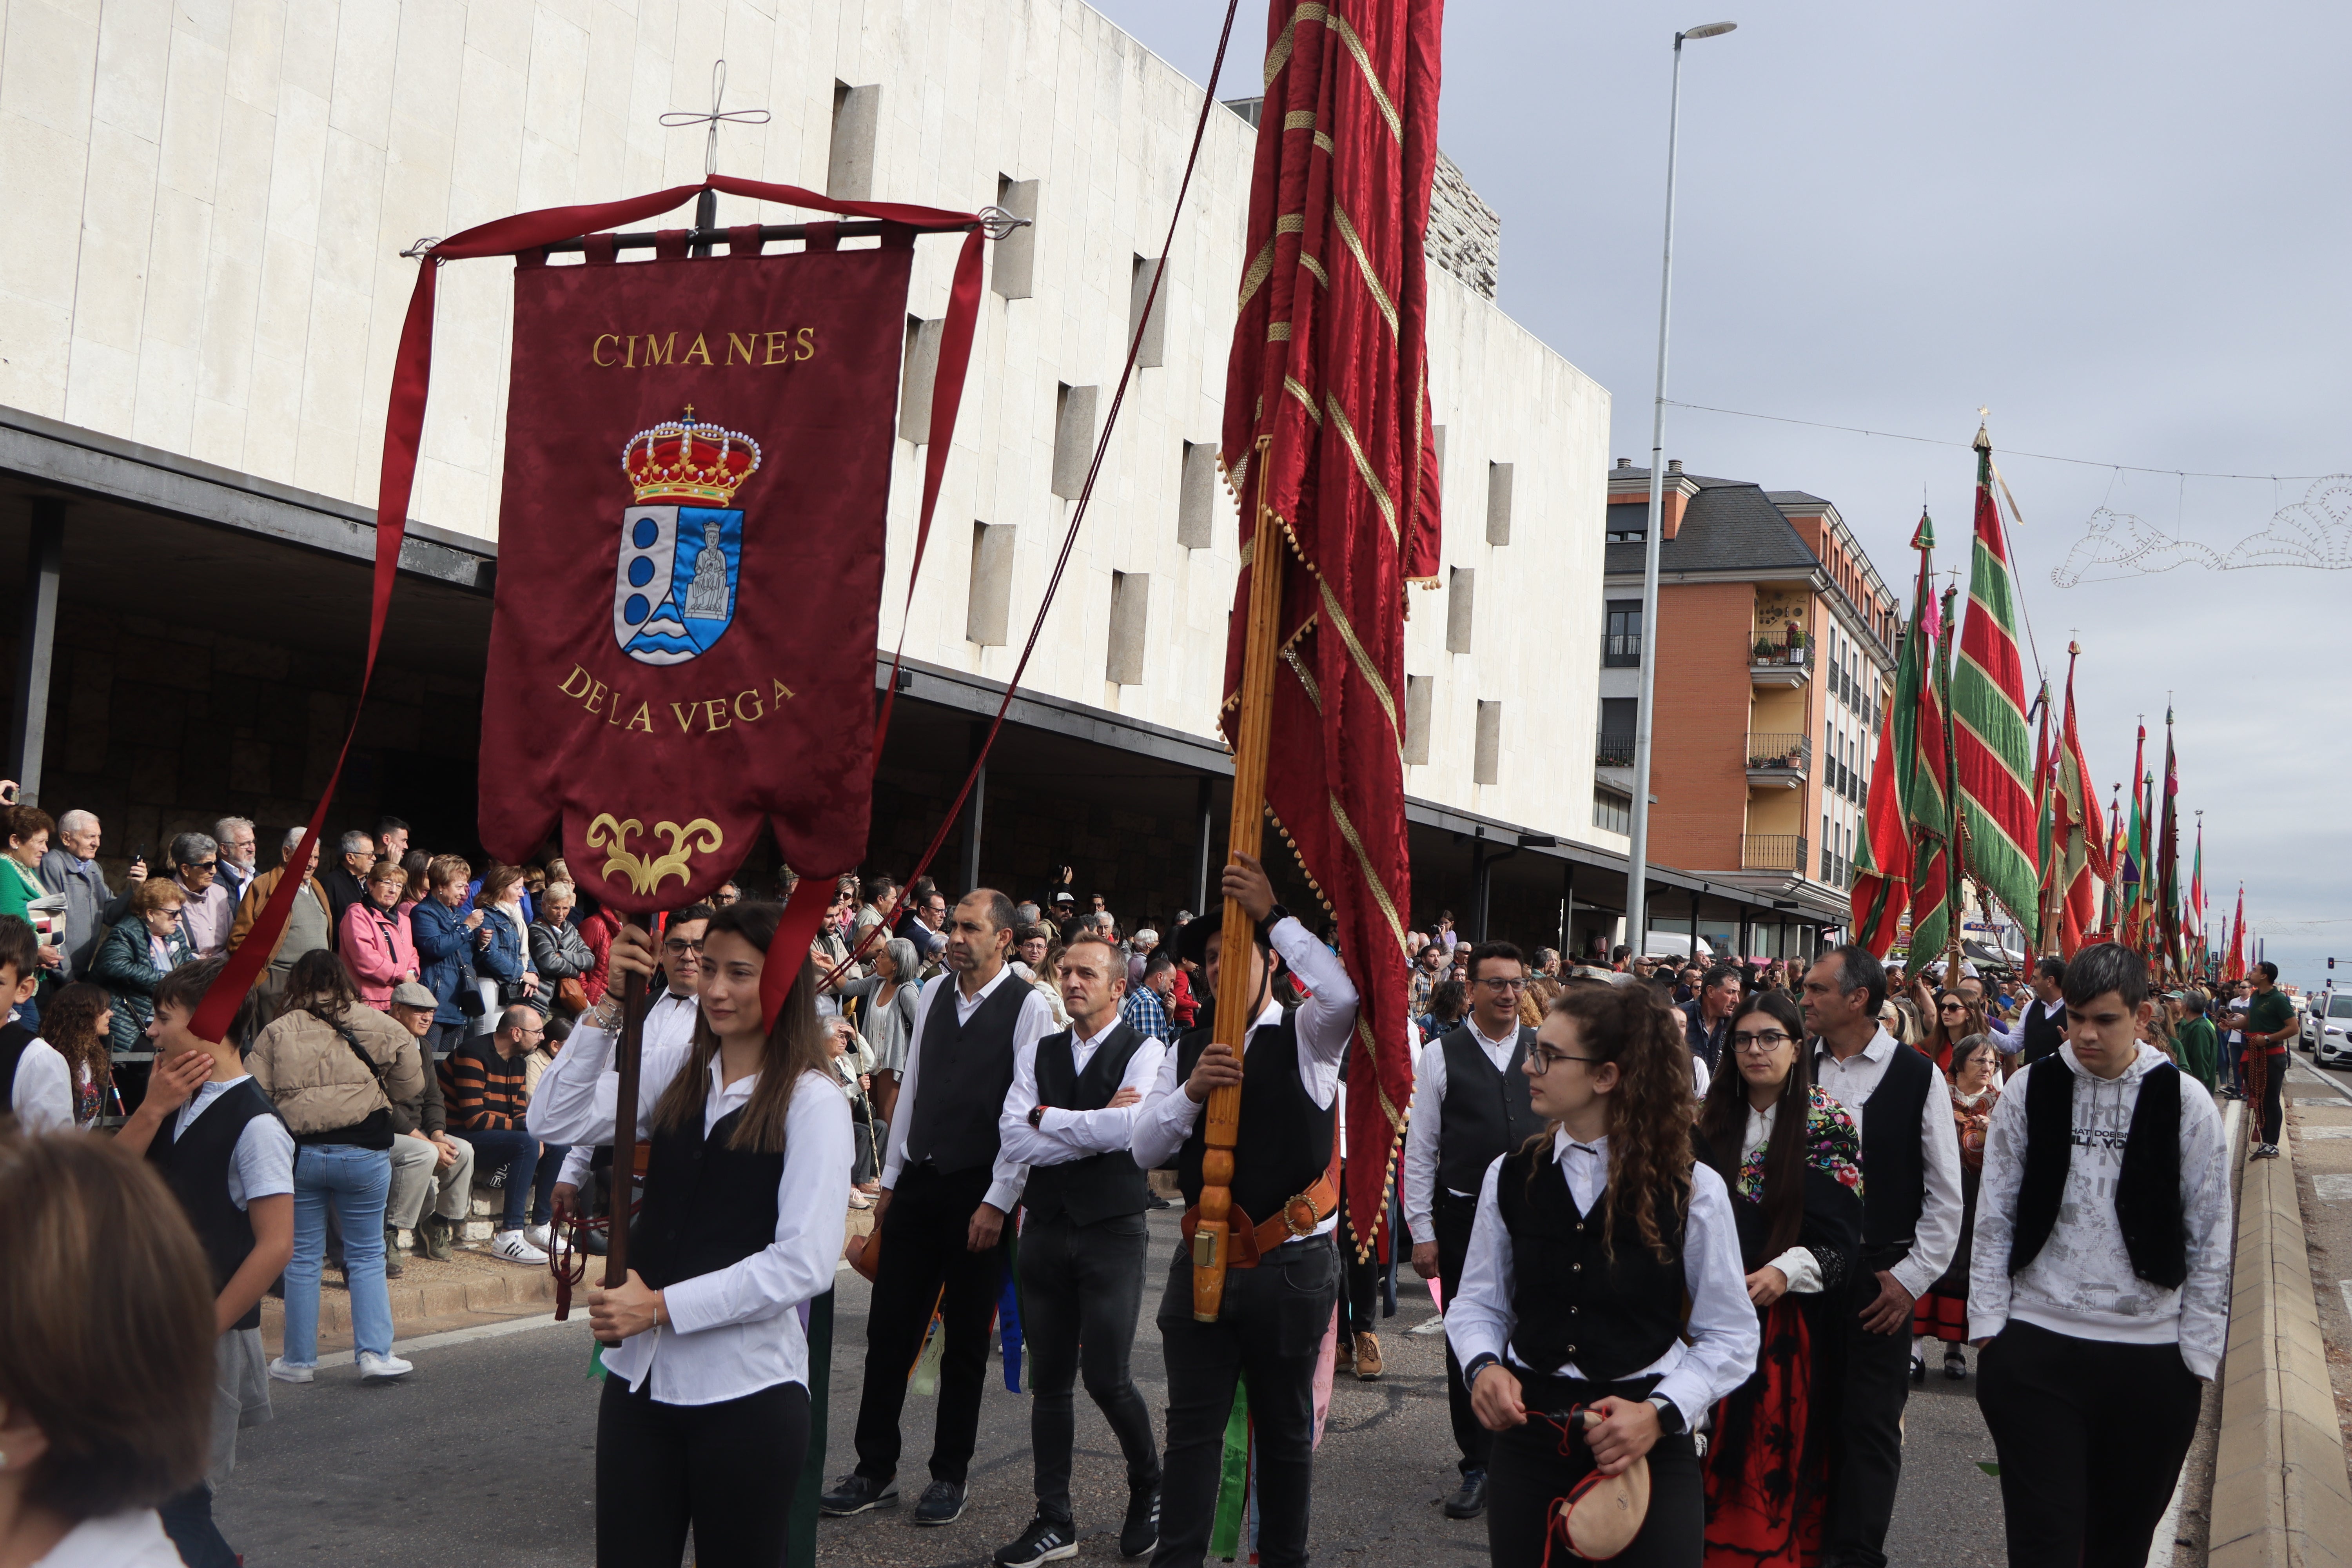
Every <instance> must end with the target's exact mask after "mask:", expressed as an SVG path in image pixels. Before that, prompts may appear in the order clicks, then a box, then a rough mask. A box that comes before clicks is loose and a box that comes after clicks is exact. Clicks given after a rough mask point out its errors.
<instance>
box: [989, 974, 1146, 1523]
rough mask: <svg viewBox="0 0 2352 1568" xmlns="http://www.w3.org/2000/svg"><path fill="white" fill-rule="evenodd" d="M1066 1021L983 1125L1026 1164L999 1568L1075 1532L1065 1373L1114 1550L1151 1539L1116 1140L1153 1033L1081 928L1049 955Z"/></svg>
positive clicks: (1122, 1141)
mask: <svg viewBox="0 0 2352 1568" xmlns="http://www.w3.org/2000/svg"><path fill="white" fill-rule="evenodd" d="M1061 989H1062V1005H1063V1006H1064V1007H1065V1008H1066V1009H1067V1010H1068V1012H1069V1015H1070V1026H1069V1027H1068V1028H1066V1029H1063V1030H1060V1031H1058V1032H1056V1033H1055V1034H1051V1035H1048V1036H1046V1037H1045V1038H1044V1039H1042V1040H1040V1041H1038V1042H1037V1044H1036V1045H1035V1046H1034V1047H1029V1048H1028V1049H1026V1050H1024V1051H1022V1052H1021V1053H1020V1055H1019V1056H1018V1057H1016V1058H1015V1059H1014V1061H1013V1087H1012V1088H1011V1089H1008V1090H1006V1091H1005V1096H1004V1108H1003V1114H1002V1115H1001V1116H1000V1117H999V1118H998V1121H997V1132H998V1135H999V1137H1000V1138H1001V1139H1002V1141H1003V1152H1004V1154H1005V1157H1006V1158H1008V1159H1013V1160H1017V1161H1019V1162H1021V1163H1023V1164H1024V1165H1026V1166H1027V1167H1028V1168H1029V1182H1028V1185H1027V1187H1026V1188H1025V1189H1024V1192H1023V1194H1022V1200H1021V1201H1022V1205H1023V1206H1024V1209H1026V1211H1027V1217H1026V1218H1025V1219H1024V1222H1023V1224H1022V1227H1021V1322H1022V1328H1023V1331H1024V1338H1025V1339H1026V1341H1027V1342H1028V1345H1029V1353H1030V1358H1031V1359H1030V1363H1029V1365H1030V1384H1031V1386H1030V1402H1031V1403H1030V1414H1029V1435H1030V1436H1029V1441H1030V1448H1031V1458H1032V1462H1033V1463H1034V1466H1035V1470H1036V1480H1037V1517H1036V1518H1035V1519H1034V1520H1033V1521H1030V1525H1029V1528H1028V1529H1027V1530H1026V1531H1023V1532H1022V1535H1021V1537H1020V1539H1018V1540H1016V1541H1014V1542H1013V1543H1012V1544H1011V1545H1008V1546H1005V1547H1003V1548H1000V1549H999V1550H998V1552H997V1553H996V1561H997V1562H998V1563H1000V1564H1002V1565H1003V1568H1034V1565H1035V1564H1037V1563H1044V1562H1046V1561H1048V1560H1049V1559H1053V1558H1057V1557H1062V1556H1066V1555H1067V1549H1070V1548H1075V1547H1076V1544H1077V1539H1078V1532H1077V1523H1076V1519H1075V1517H1074V1516H1073V1514H1072V1513H1071V1511H1070V1462H1071V1460H1070V1456H1071V1449H1072V1447H1073V1446H1074V1444H1075V1442H1076V1419H1075V1404H1076V1402H1075V1400H1074V1399H1073V1397H1072V1393H1071V1389H1072V1385H1073V1384H1076V1381H1077V1378H1078V1373H1079V1369H1080V1366H1081V1361H1080V1353H1081V1347H1083V1352H1084V1362H1083V1365H1084V1368H1085V1372H1086V1382H1087V1394H1089V1395H1090V1396H1092V1398H1093V1399H1094V1402H1095V1404H1096V1405H1097V1406H1098V1407H1099V1408H1100V1409H1101V1411H1102V1413H1103V1419H1104V1420H1106V1421H1108V1422H1109V1423H1110V1429H1111V1432H1112V1434H1113V1435H1114V1436H1117V1437H1118V1446H1119V1451H1120V1454H1121V1455H1122V1456H1123V1457H1124V1458H1126V1460H1127V1486H1128V1509H1127V1519H1126V1522H1125V1524H1124V1525H1123V1527H1122V1528H1121V1530H1120V1531H1119V1542H1118V1548H1119V1555H1120V1556H1122V1557H1140V1556H1141V1555H1143V1554H1144V1553H1145V1552H1149V1551H1150V1550H1151V1549H1152V1547H1153V1546H1154V1545H1155V1544H1156V1543H1157V1542H1158V1541H1159V1539H1160V1453H1159V1450H1158V1448H1157V1447H1154V1445H1153V1443H1152V1440H1151V1412H1150V1409H1149V1408H1148V1407H1147V1406H1146V1405H1144V1403H1143V1395H1142V1394H1139V1393H1137V1392H1136V1387H1135V1380H1134V1378H1133V1377H1132V1376H1131V1375H1130V1374H1129V1370H1128V1358H1129V1352H1131V1351H1132V1350H1133V1348H1134V1345H1135V1320H1136V1316H1137V1309H1138V1307H1139V1304H1140V1302H1141V1300H1142V1291H1143V1253H1144V1247H1145V1243H1146V1240H1147V1237H1146V1235H1145V1229H1144V1218H1143V1215H1144V1211H1145V1210H1146V1209H1148V1208H1149V1207H1150V1200H1151V1188H1150V1184H1148V1183H1147V1182H1146V1181H1145V1179H1144V1174H1143V1171H1142V1168H1141V1167H1139V1165H1137V1164H1136V1163H1135V1158H1134V1156H1133V1154H1131V1153H1130V1152H1129V1148H1128V1144H1129V1140H1130V1139H1131V1138H1132V1137H1133V1135H1134V1131H1135V1108H1136V1107H1137V1106H1138V1105H1139V1104H1141V1103H1142V1100H1143V1093H1142V1089H1143V1086H1144V1085H1146V1084H1148V1083H1150V1082H1151V1081H1152V1080H1154V1079H1157V1078H1158V1077H1159V1076H1160V1058H1162V1057H1164V1056H1166V1055H1167V1050H1168V1047H1167V1044H1166V1042H1165V1041H1163V1040H1161V1039H1160V1037H1158V1036H1156V1035H1145V1034H1142V1033H1140V1032H1139V1031H1138V1030H1136V1029H1135V1028H1134V1027H1133V1026H1131V1025H1129V1023H1128V1022H1127V1021H1126V1019H1125V1018H1124V1017H1122V1016H1121V1012H1120V1008H1119V994H1120V993H1121V992H1123V991H1125V990H1126V989H1127V968H1126V964H1125V963H1123V962H1122V961H1121V959H1120V958H1119V954H1118V949H1117V948H1115V947H1113V946H1111V945H1110V943H1108V942H1104V941H1102V940H1101V939H1100V938H1099V937H1093V936H1087V937H1081V938H1079V939H1078V940H1077V941H1076V942H1073V943H1071V944H1070V945H1069V946H1068V947H1067V948H1066V949H1064V950H1063V952H1062V964H1061Z"/></svg>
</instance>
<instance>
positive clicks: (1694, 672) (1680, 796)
mask: <svg viewBox="0 0 2352 1568" xmlns="http://www.w3.org/2000/svg"><path fill="white" fill-rule="evenodd" d="M1755 616H1756V590H1755V588H1754V587H1753V586H1752V585H1751V584H1746V583H1731V584H1688V585H1682V586H1668V587H1664V588H1661V589H1660V590H1659V592H1658V644H1657V646H1658V668H1657V673H1656V678H1655V684H1654V702H1655V704H1656V707H1655V710H1654V717H1653V721H1652V726H1651V734H1652V740H1651V760H1650V793H1651V794H1652V795H1655V796H1656V797H1657V801H1656V804H1655V805H1652V806H1651V807H1650V858H1652V859H1653V860H1654V861H1657V862H1658V863H1659V864H1661V865H1666V866H1675V867H1683V868H1691V869H1697V870H1728V869H1732V868H1737V867H1738V864H1739V835H1740V832H1741V828H1742V826H1743V824H1744V823H1745V821H1746V818H1747V812H1748V651H1749V649H1750V647H1752V646H1753V645H1752V643H1751V642H1750V640H1749V639H1750V636H1751V630H1752V626H1753V623H1754V620H1755Z"/></svg>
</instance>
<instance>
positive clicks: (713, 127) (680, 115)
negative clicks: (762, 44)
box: [661, 59, 768, 174]
mask: <svg viewBox="0 0 2352 1568" xmlns="http://www.w3.org/2000/svg"><path fill="white" fill-rule="evenodd" d="M726 95H727V62H726V61H725V60H723V59H722V60H713V61H712V62H711V65H710V112H709V113H708V114H704V113H701V112H699V111H698V110H690V109H673V110H670V111H669V112H668V113H667V114H665V115H663V116H662V117H661V122H662V124H663V125H664V126H666V127H667V128H668V129H670V130H673V131H675V130H677V128H678V127H680V126H685V125H708V126H709V127H710V135H709V141H708V142H705V143H704V145H703V149H702V172H703V173H704V174H717V173H718V172H719V125H720V123H721V122H724V123H727V124H730V125H765V124H766V123H768V111H767V110H764V109H721V108H720V107H719V102H720V100H722V99H724V98H725V97H726Z"/></svg>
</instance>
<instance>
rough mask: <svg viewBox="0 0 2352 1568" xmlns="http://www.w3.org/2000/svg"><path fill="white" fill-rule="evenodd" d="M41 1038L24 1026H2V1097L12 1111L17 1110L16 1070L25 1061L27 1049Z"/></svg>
mask: <svg viewBox="0 0 2352 1568" xmlns="http://www.w3.org/2000/svg"><path fill="white" fill-rule="evenodd" d="M39 1038H40V1036H38V1035H37V1034H35V1033H34V1032H33V1031H32V1030H30V1029H28V1028H26V1027H25V1026H24V1025H22V1024H0V1096H5V1097H6V1103H7V1106H8V1108H9V1109H10V1110H15V1109H16V1068H17V1066H18V1065H19V1064H20V1063H22V1062H23V1061H24V1059H25V1047H26V1046H29V1045H31V1044H32V1043H33V1042H34V1041H35V1040H37V1039H39Z"/></svg>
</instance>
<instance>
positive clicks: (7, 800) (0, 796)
mask: <svg viewBox="0 0 2352 1568" xmlns="http://www.w3.org/2000/svg"><path fill="white" fill-rule="evenodd" d="M0 805H16V780H15V779H0Z"/></svg>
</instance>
